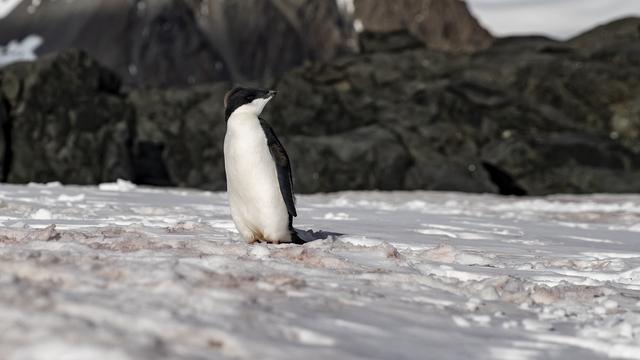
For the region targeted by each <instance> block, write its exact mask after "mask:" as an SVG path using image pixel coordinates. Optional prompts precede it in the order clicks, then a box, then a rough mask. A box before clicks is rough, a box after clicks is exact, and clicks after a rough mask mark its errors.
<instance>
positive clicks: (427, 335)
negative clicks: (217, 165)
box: [0, 182, 640, 360]
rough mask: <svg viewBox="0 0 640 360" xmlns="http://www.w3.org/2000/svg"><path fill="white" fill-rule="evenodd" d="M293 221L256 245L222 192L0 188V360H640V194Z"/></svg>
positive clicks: (305, 216)
mask: <svg viewBox="0 0 640 360" xmlns="http://www.w3.org/2000/svg"><path fill="white" fill-rule="evenodd" d="M298 208H299V214H300V217H299V218H298V220H297V223H296V225H297V226H298V227H299V228H301V229H305V230H306V229H313V230H314V232H313V233H307V234H306V235H307V236H308V237H314V238H318V240H315V241H312V242H309V243H307V244H306V245H304V246H296V245H263V244H256V245H248V244H246V243H244V242H243V241H241V240H240V239H239V237H238V235H237V233H236V232H235V230H234V226H233V224H232V222H231V221H230V218H229V211H228V209H227V201H226V195H225V194H223V193H208V192H199V191H184V190H175V189H170V190H162V189H151V188H136V187H134V186H133V185H130V184H128V183H126V182H120V183H118V184H104V185H102V186H100V188H97V187H70V186H69V187H66V186H56V185H55V184H54V185H49V186H45V185H31V186H15V185H0V222H1V223H2V227H0V334H1V335H0V358H2V359H47V360H49V359H65V360H66V359H143V358H145V359H165V358H183V359H213V358H224V357H227V358H238V359H301V358H302V359H470V358H473V359H549V358H558V359H581V360H582V359H599V358H607V357H619V358H629V359H640V196H636V195H618V196H614V195H597V196H556V197H549V198H529V199H518V198H504V197H497V196H489V195H466V194H455V193H431V192H414V193H408V192H398V193H379V192H353V193H340V194H332V195H311V196H299V199H298ZM332 233H335V234H332ZM339 234H343V235H339Z"/></svg>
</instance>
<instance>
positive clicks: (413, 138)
mask: <svg viewBox="0 0 640 360" xmlns="http://www.w3.org/2000/svg"><path fill="white" fill-rule="evenodd" d="M637 79H640V68H638V67H634V66H619V65H612V64H610V63H605V62H602V61H600V60H599V59H598V58H597V57H589V56H584V55H581V54H579V53H578V52H576V51H575V50H573V49H572V48H571V47H570V46H569V45H567V44H563V43H558V42H555V41H552V40H548V39H544V38H512V39H504V40H500V41H498V42H497V43H496V44H495V45H494V46H493V47H491V48H490V49H487V50H485V51H481V52H478V53H476V54H474V55H452V54H444V53H438V52H433V51H428V50H407V51H402V52H379V53H374V54H369V55H365V56H357V57H350V58H343V59H341V60H339V61H335V62H332V63H330V64H326V65H313V66H309V67H305V68H303V69H300V70H297V71H294V72H291V73H290V74H288V75H287V76H285V77H284V78H283V80H282V81H281V82H280V83H279V84H278V88H279V90H280V94H281V95H282V96H281V97H280V98H279V99H278V101H277V102H276V103H274V107H272V111H271V116H272V117H273V118H274V119H277V120H280V121H283V122H284V124H282V125H280V128H281V129H283V131H284V132H285V133H287V134H291V135H293V136H291V135H290V136H289V137H288V138H289V139H291V140H290V142H292V144H293V149H296V150H295V151H294V153H293V154H292V158H293V160H294V164H295V165H297V167H298V169H299V170H298V171H299V172H298V173H297V174H296V175H297V178H301V179H302V178H304V180H301V181H299V182H298V184H299V185H300V186H301V190H303V191H328V190H335V189H343V188H344V187H343V186H344V184H348V185H347V188H350V189H361V188H386V187H385V185H384V184H383V183H382V181H384V180H385V175H383V174H382V173H380V172H376V171H377V168H376V164H381V167H384V166H385V165H382V164H388V163H385V162H384V161H381V160H380V159H382V158H383V156H386V155H389V156H390V157H392V158H394V159H395V160H394V161H393V162H392V163H393V164H394V165H395V166H396V167H395V168H394V169H393V174H394V176H393V177H394V181H396V182H395V183H394V184H392V185H391V186H392V187H393V188H401V189H434V190H461V191H479V192H500V193H503V194H516V195H522V194H531V195H534V194H535V195H538V194H548V193H556V192H572V193H586V192H637V191H640V154H639V151H638V148H637V142H635V144H636V145H633V144H634V142H633V141H632V139H635V138H634V137H637V134H638V128H639V127H638V126H637V121H638V116H637V114H638V105H637V104H638V102H639V101H640V100H639V98H640V91H639V90H640V82H639V81H638V80H637ZM274 122H276V121H275V120H274ZM365 129H377V131H379V132H387V133H388V134H390V136H388V137H387V138H386V141H385V143H384V145H383V146H380V144H379V142H378V140H375V139H376V138H375V137H373V136H367V137H362V136H358V135H354V134H358V132H361V131H364V130H365ZM616 129H619V130H616ZM622 129H624V130H622ZM622 131H624V133H622ZM314 134H323V135H324V136H327V135H328V136H330V137H331V139H332V142H331V144H332V146H327V145H325V144H326V143H323V145H324V148H322V151H323V154H324V155H323V156H319V157H317V158H315V160H314V161H315V163H314V164H313V165H312V164H311V163H310V164H309V165H307V164H305V163H306V158H307V157H308V156H309V154H313V153H314V151H316V149H317V148H318V145H317V142H318V141H319V140H316V141H314V139H316V135H314ZM300 136H306V137H308V139H307V141H300V140H298V139H301V137H300ZM321 138H322V137H321ZM370 138H371V139H372V140H371V141H368V142H367V140H364V139H370ZM358 140H359V141H358ZM299 141H300V142H299ZM362 142H366V143H367V145H362ZM359 148H367V149H369V151H370V152H369V157H370V158H375V159H376V160H372V161H351V162H350V163H349V164H350V165H351V167H352V168H356V169H357V170H354V171H353V173H349V172H345V170H344V167H340V162H339V160H336V159H340V156H339V155H337V154H345V153H347V154H350V153H351V152H355V151H357V149H359ZM296 153H297V154H303V155H302V157H299V156H300V155H296ZM333 154H336V155H333ZM322 158H324V159H326V160H325V161H322V160H321V159H322ZM364 158H366V157H364ZM350 159H361V158H357V157H352V158H350ZM305 166H308V168H307V169H305ZM387 166H388V165H387ZM312 168H313V169H322V173H320V174H317V173H316V174H314V175H316V176H315V177H309V176H308V175H309V171H310V170H309V169H312ZM312 174H313V173H312ZM371 174H376V175H375V176H373V175H372V177H375V181H369V182H368V181H367V177H366V176H368V175H371ZM332 177H342V178H340V180H338V179H334V178H332ZM344 177H347V178H348V180H346V181H345V180H344Z"/></svg>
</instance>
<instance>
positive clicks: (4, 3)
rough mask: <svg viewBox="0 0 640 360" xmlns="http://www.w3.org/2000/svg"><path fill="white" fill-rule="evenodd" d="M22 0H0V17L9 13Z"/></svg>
mask: <svg viewBox="0 0 640 360" xmlns="http://www.w3.org/2000/svg"><path fill="white" fill-rule="evenodd" d="M21 2H22V0H0V19H2V18H4V17H6V16H7V15H9V14H10V13H11V12H12V11H13V9H15V8H16V7H17V6H18V5H20V3H21Z"/></svg>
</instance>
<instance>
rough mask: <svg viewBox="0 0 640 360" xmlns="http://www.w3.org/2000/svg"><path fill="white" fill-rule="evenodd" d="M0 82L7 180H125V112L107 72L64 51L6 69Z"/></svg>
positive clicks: (127, 163)
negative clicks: (7, 155)
mask: <svg viewBox="0 0 640 360" xmlns="http://www.w3.org/2000/svg"><path fill="white" fill-rule="evenodd" d="M0 79H1V80H0V83H1V86H2V88H1V90H2V91H1V92H2V93H3V94H4V96H5V97H6V99H7V104H8V107H9V110H10V112H9V116H10V126H5V127H4V129H9V130H10V133H8V134H7V133H5V141H8V143H9V144H10V149H9V151H10V155H11V158H10V169H8V171H7V169H5V173H6V174H7V176H6V180H7V181H9V182H18V183H23V182H29V181H37V182H48V181H55V180H59V181H63V182H65V183H72V184H95V183H99V182H103V181H112V180H115V179H117V178H124V179H129V178H131V166H130V158H131V156H130V153H129V147H130V142H131V132H130V125H131V124H132V120H133V111H132V108H131V107H130V106H129V105H128V104H127V103H126V102H125V101H124V98H123V97H122V96H120V95H119V93H118V89H119V86H120V83H119V80H118V78H117V77H116V76H115V75H114V74H113V73H111V72H110V71H108V70H106V69H104V68H103V67H101V66H99V65H98V64H97V63H96V62H95V61H94V60H92V59H90V58H89V57H88V56H86V54H84V53H81V52H67V53H63V54H61V55H59V56H55V57H44V58H42V59H41V60H39V61H38V62H34V63H20V64H15V65H12V66H9V67H6V68H4V69H2V72H0ZM0 116H1V115H0ZM5 163H7V161H5Z"/></svg>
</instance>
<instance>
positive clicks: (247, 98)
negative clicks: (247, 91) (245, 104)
mask: <svg viewBox="0 0 640 360" xmlns="http://www.w3.org/2000/svg"><path fill="white" fill-rule="evenodd" d="M255 98H256V97H255V96H253V95H247V96H245V99H246V100H247V101H253V100H255Z"/></svg>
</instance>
